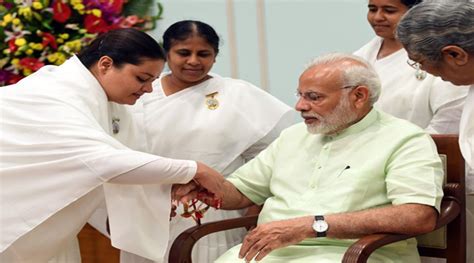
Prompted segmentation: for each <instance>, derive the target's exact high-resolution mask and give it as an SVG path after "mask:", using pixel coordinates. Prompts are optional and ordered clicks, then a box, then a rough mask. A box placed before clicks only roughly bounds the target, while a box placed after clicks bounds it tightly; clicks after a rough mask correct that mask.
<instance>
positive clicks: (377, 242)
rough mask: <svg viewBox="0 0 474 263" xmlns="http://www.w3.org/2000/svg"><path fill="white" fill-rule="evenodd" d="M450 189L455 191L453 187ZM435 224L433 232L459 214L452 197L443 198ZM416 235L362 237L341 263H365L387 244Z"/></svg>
mask: <svg viewBox="0 0 474 263" xmlns="http://www.w3.org/2000/svg"><path fill="white" fill-rule="evenodd" d="M449 188H450V189H451V187H449ZM452 189H454V190H455V189H457V188H456V187H454V185H453V188H452ZM440 211H441V212H440V215H439V217H438V220H437V222H436V227H435V230H436V229H438V228H441V227H443V226H445V225H447V224H448V223H450V222H451V221H453V220H454V219H455V218H456V217H457V216H458V215H459V214H460V212H461V205H460V202H459V200H458V199H457V198H455V197H454V196H445V197H444V198H443V201H442V203H441V210H440ZM415 236H416V235H401V234H383V233H382V234H373V235H368V236H365V237H362V238H361V239H359V240H358V241H356V242H355V243H354V244H352V245H351V246H350V247H349V248H348V249H347V251H346V253H345V254H344V257H343V259H342V262H343V263H365V262H367V259H368V258H369V256H370V254H372V252H374V251H375V250H376V249H378V248H380V247H383V246H385V245H387V244H390V243H394V242H397V241H401V240H405V239H408V238H412V237H415Z"/></svg>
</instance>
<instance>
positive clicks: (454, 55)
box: [441, 45, 469, 66]
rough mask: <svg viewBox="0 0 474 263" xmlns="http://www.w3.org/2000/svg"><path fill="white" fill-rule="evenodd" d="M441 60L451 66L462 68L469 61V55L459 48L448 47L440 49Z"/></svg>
mask: <svg viewBox="0 0 474 263" xmlns="http://www.w3.org/2000/svg"><path fill="white" fill-rule="evenodd" d="M441 54H443V60H444V61H445V62H446V63H448V64H451V65H456V66H464V65H465V64H467V62H468V61H469V54H468V53H467V52H466V51H465V50H464V49H462V48H461V47H459V46H455V45H448V46H445V47H443V48H442V49H441Z"/></svg>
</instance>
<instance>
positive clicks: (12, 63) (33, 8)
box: [0, 0, 163, 86]
mask: <svg viewBox="0 0 474 263" xmlns="http://www.w3.org/2000/svg"><path fill="white" fill-rule="evenodd" d="M152 2H153V0H128V1H127V0H0V52H1V53H0V54H1V55H0V66H1V70H0V86H4V85H10V84H14V83H16V82H18V81H19V80H20V79H22V78H24V77H25V76H28V75H30V74H31V73H33V72H35V71H37V70H38V69H39V68H41V67H42V66H44V65H48V64H53V65H60V64H62V63H63V62H64V61H65V60H66V59H67V58H69V57H70V56H72V55H73V54H75V53H78V52H79V51H80V50H81V48H83V47H84V46H86V45H87V44H88V43H89V42H90V41H91V40H92V39H94V38H95V37H96V36H97V34H100V33H104V32H107V31H109V30H112V29H116V28H127V27H133V28H137V29H140V30H144V31H146V30H150V29H153V28H155V25H156V24H155V23H156V20H158V19H160V17H161V14H162V11H163V7H162V6H161V4H160V3H158V12H157V14H156V15H155V16H148V15H147V12H148V10H149V8H150V6H151V4H152Z"/></svg>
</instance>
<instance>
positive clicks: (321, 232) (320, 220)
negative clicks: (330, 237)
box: [313, 215, 329, 237]
mask: <svg viewBox="0 0 474 263" xmlns="http://www.w3.org/2000/svg"><path fill="white" fill-rule="evenodd" d="M328 228H329V225H328V223H327V222H326V221H325V220H324V216H322V215H317V216H314V222H313V230H314V232H315V233H316V237H325V236H326V232H327V231H328Z"/></svg>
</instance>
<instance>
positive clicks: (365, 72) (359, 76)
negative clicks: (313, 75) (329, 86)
mask: <svg viewBox="0 0 474 263" xmlns="http://www.w3.org/2000/svg"><path fill="white" fill-rule="evenodd" d="M350 61H355V62H357V63H353V64H351V65H350V66H341V67H340V69H341V71H342V85H343V86H342V87H347V86H362V85H363V86H366V87H367V88H368V89H369V93H370V94H369V96H370V97H369V103H370V105H371V106H372V105H374V103H375V102H376V101H377V100H378V99H379V96H380V87H381V84H380V78H379V76H378V74H377V72H376V71H375V69H374V68H373V67H372V66H371V65H370V64H369V63H368V62H367V61H366V60H364V59H362V58H360V57H358V56H354V55H350V54H343V53H330V54H326V55H322V56H319V57H317V58H315V59H313V60H312V61H311V62H310V63H308V64H307V65H306V67H305V70H307V69H309V68H311V67H313V66H317V65H335V66H340V65H341V64H342V63H343V62H350ZM342 87H341V88H342Z"/></svg>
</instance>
